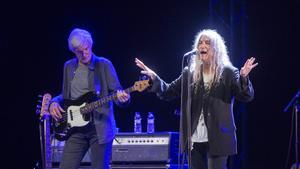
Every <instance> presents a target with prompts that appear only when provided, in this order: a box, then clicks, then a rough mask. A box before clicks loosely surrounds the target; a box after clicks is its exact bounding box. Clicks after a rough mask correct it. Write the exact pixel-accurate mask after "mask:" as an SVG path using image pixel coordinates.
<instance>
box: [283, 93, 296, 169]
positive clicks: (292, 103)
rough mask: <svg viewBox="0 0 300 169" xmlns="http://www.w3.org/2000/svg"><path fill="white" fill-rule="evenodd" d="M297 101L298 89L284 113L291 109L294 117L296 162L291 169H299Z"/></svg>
mask: <svg viewBox="0 0 300 169" xmlns="http://www.w3.org/2000/svg"><path fill="white" fill-rule="evenodd" d="M299 99H300V89H299V90H298V92H297V93H296V95H295V96H294V97H293V98H292V100H291V101H290V102H289V103H288V105H287V106H286V107H285V109H284V112H287V111H288V109H289V108H290V107H293V114H294V115H295V158H296V162H295V164H293V166H292V169H299V167H300V165H299V159H298V110H299V107H298V106H299Z"/></svg>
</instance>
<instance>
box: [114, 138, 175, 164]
mask: <svg viewBox="0 0 300 169" xmlns="http://www.w3.org/2000/svg"><path fill="white" fill-rule="evenodd" d="M178 142H179V134H178V133H177V132H158V133H153V134H148V133H140V134H137V133H118V134H117V135H116V138H115V140H114V141H113V147H112V158H111V163H113V164H117V163H165V164H170V163H177V162H178V144H179V143H178Z"/></svg>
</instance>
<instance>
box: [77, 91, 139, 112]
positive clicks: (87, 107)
mask: <svg viewBox="0 0 300 169" xmlns="http://www.w3.org/2000/svg"><path fill="white" fill-rule="evenodd" d="M124 91H125V92H126V93H131V92H133V91H135V90H134V86H132V87H129V88H127V89H125V90H124ZM115 99H117V92H114V93H113V94H111V95H108V96H106V97H103V98H101V99H99V100H97V101H94V102H91V103H89V104H87V105H85V106H84V107H81V108H80V112H81V113H82V114H87V113H89V112H91V111H93V110H95V109H97V108H99V107H101V106H102V105H104V104H106V103H108V102H110V101H112V100H115Z"/></svg>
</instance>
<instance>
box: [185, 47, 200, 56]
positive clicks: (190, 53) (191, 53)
mask: <svg viewBox="0 0 300 169" xmlns="http://www.w3.org/2000/svg"><path fill="white" fill-rule="evenodd" d="M197 53H198V50H197V49H193V50H191V51H189V52H187V53H185V54H184V55H183V57H187V56H191V55H195V54H197Z"/></svg>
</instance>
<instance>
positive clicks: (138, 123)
mask: <svg viewBox="0 0 300 169" xmlns="http://www.w3.org/2000/svg"><path fill="white" fill-rule="evenodd" d="M134 132H135V133H141V132H142V117H141V114H140V112H135V115H134Z"/></svg>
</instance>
